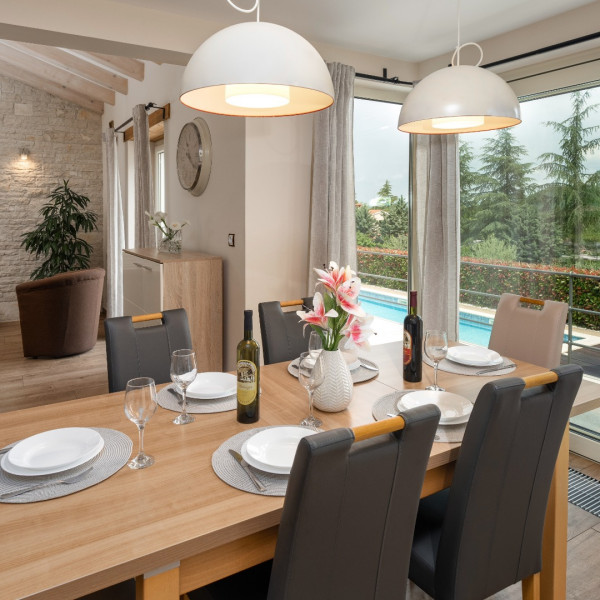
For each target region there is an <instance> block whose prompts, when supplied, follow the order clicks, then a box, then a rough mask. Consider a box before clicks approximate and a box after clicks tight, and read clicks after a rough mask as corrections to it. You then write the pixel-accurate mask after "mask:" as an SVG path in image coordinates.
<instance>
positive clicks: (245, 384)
mask: <svg viewBox="0 0 600 600" xmlns="http://www.w3.org/2000/svg"><path fill="white" fill-rule="evenodd" d="M259 357H260V347H259V345H258V344H257V343H256V342H255V341H254V340H253V339H252V311H251V310H245V311H244V339H243V340H242V341H241V342H240V343H239V344H238V346H237V420H238V421H239V422H240V423H256V421H258V418H259V401H260V364H259Z"/></svg>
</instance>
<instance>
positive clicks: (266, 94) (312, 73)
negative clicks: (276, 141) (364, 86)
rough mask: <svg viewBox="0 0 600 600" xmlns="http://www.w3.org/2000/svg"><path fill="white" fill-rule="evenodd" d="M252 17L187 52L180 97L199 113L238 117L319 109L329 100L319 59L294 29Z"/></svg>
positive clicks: (326, 78)
mask: <svg viewBox="0 0 600 600" xmlns="http://www.w3.org/2000/svg"><path fill="white" fill-rule="evenodd" d="M227 1H228V2H229V4H231V6H233V7H234V8H236V9H237V10H240V11H242V12H252V11H254V10H257V21H256V22H250V23H241V24H239V25H233V26H231V27H227V28H226V29H222V30H221V31H219V32H217V33H215V34H214V35H213V36H211V37H209V38H208V39H207V40H206V41H205V42H204V43H203V44H202V45H201V46H200V47H199V48H198V49H197V50H196V52H194V54H193V55H192V58H191V59H190V61H189V63H188V65H187V67H186V69H185V71H184V73H183V79H182V84H181V96H180V98H179V99H180V100H181V102H182V103H183V104H185V105H186V106H189V107H190V108H195V109H197V110H201V111H204V112H209V113H215V114H220V115H230V116H239V117H281V116H290V115H301V114H306V113H311V112H316V111H319V110H323V109H325V108H327V107H328V106H331V105H332V104H333V83H332V81H331V76H330V74H329V71H328V69H327V65H326V64H325V61H324V60H323V59H322V58H321V56H320V55H319V53H318V52H317V51H316V50H315V48H314V47H313V46H311V44H309V43H308V42H307V41H306V40H305V39H304V38H303V37H301V36H300V35H298V34H297V33H295V32H293V31H291V30H290V29H287V28H285V27H281V26H279V25H274V24H273V23H261V22H260V21H259V20H258V19H259V16H260V12H259V11H260V4H259V3H260V0H256V3H255V5H254V6H253V7H252V8H251V9H248V10H243V9H240V8H239V7H237V6H235V4H233V2H231V0H227Z"/></svg>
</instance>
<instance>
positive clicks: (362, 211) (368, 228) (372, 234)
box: [355, 204, 379, 246]
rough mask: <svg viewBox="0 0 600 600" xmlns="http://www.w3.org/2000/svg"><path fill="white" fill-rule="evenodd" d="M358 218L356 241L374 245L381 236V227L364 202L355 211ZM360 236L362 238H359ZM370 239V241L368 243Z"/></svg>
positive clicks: (363, 244) (360, 244) (362, 244)
mask: <svg viewBox="0 0 600 600" xmlns="http://www.w3.org/2000/svg"><path fill="white" fill-rule="evenodd" d="M355 218H356V243H357V244H358V245H359V246H374V245H375V239H376V238H377V237H378V236H379V227H378V225H377V222H376V221H375V219H374V218H373V217H372V216H371V213H370V212H369V207H368V206H366V205H365V204H363V205H362V206H358V207H357V208H356V211H355ZM359 238H360V240H359ZM367 240H370V243H366V242H367Z"/></svg>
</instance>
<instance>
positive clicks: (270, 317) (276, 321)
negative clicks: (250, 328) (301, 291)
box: [258, 298, 313, 365]
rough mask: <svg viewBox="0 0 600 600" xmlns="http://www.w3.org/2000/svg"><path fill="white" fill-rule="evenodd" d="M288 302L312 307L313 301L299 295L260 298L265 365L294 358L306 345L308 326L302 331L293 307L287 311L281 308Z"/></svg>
mask: <svg viewBox="0 0 600 600" xmlns="http://www.w3.org/2000/svg"><path fill="white" fill-rule="evenodd" d="M291 306H297V307H298V310H312V308H313V301H312V298H302V299H301V300H290V301H287V302H277V301H274V302H261V303H260V304H259V305H258V318H259V321H260V335H261V339H262V348H263V360H264V364H265V365H270V364H271V363H277V362H283V361H284V360H293V359H294V358H297V357H298V356H300V354H301V353H302V352H306V350H307V348H308V334H309V331H310V328H308V327H307V331H306V332H305V329H304V325H305V324H304V323H302V322H301V321H300V319H299V318H298V315H297V314H296V311H295V310H292V311H289V312H284V311H283V310H282V307H283V308H285V307H291ZM303 306H304V307H305V308H304V309H302V307H303ZM305 333H306V335H305Z"/></svg>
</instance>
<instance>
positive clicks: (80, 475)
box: [0, 467, 94, 500]
mask: <svg viewBox="0 0 600 600" xmlns="http://www.w3.org/2000/svg"><path fill="white" fill-rule="evenodd" d="M93 468H94V467H88V468H87V469H85V471H81V473H77V474H76V475H71V476H70V477H65V478H64V479H58V480H56V479H55V480H54V481H44V483H38V484H36V485H30V486H27V487H24V488H20V489H18V490H14V491H12V492H6V493H4V494H0V500H5V499H6V498H14V497H15V496H20V495H21V494H26V493H27V492H33V490H39V489H41V488H44V487H47V486H50V485H59V484H63V483H64V484H70V483H77V482H78V481H81V480H82V479H85V478H86V477H87V475H88V474H89V472H90V471H91V470H92V469H93Z"/></svg>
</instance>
